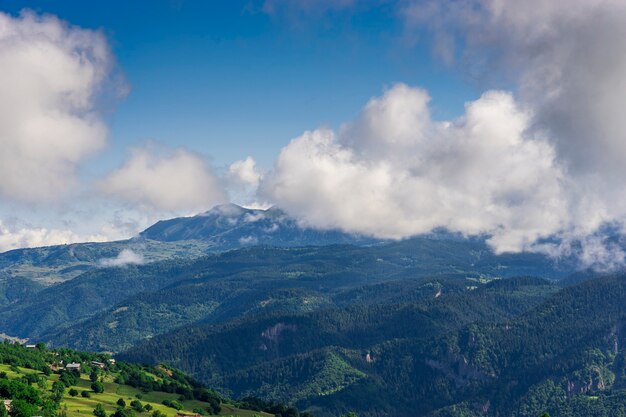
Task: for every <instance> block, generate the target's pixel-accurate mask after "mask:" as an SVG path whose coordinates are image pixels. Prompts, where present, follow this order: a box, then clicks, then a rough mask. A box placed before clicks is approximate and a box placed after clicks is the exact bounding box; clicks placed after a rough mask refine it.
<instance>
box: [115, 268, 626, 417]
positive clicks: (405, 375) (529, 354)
mask: <svg viewBox="0 0 626 417" xmlns="http://www.w3.org/2000/svg"><path fill="white" fill-rule="evenodd" d="M556 291H557V288H556V287H554V286H553V285H551V284H549V283H547V282H545V281H544V282H542V281H541V280H536V279H531V278H520V279H512V280H502V281H496V282H492V283H489V284H486V285H483V286H479V287H478V288H477V289H476V290H474V291H469V292H465V293H456V294H454V293H453V294H449V295H447V296H446V295H442V296H440V297H437V298H429V299H424V300H423V301H419V302H409V303H400V304H397V303H386V302H385V303H382V304H380V305H370V306H367V305H361V306H351V307H347V308H345V309H340V310H328V311H321V312H316V313H311V314H308V315H291V316H277V317H266V318H258V319H250V320H246V321H243V322H240V323H234V324H232V325H229V326H225V327H220V326H191V327H186V328H182V329H179V330H177V331H175V332H172V333H170V334H167V335H163V336H159V337H156V338H154V339H152V340H150V341H148V342H145V343H144V344H142V345H139V346H138V347H136V348H133V349H131V350H130V351H129V352H127V353H125V354H124V355H122V357H124V358H126V359H130V360H136V361H139V362H145V363H151V362H153V361H158V360H165V361H166V362H169V363H172V364H177V365H178V366H180V367H181V368H183V369H186V370H187V371H189V372H191V373H192V374H193V375H195V376H196V377H199V378H201V379H202V380H204V381H210V382H211V383H212V384H215V385H216V386H220V387H221V388H222V389H223V390H225V392H229V393H232V394H234V395H235V396H243V395H250V394H253V395H262V396H265V397H269V398H282V399H287V400H288V401H293V402H294V403H296V404H298V406H300V407H302V408H307V409H309V410H311V411H314V412H315V414H316V415H318V416H331V415H337V414H338V413H340V412H345V411H346V410H347V409H348V408H349V407H354V408H356V411H358V414H359V415H360V416H366V417H368V416H406V417H408V416H438V417H441V416H448V417H462V416H475V417H478V416H490V417H496V416H515V417H537V416H539V415H540V414H541V413H542V412H543V411H549V412H550V413H551V415H555V416H561V415H563V416H565V415H567V416H573V417H583V416H606V417H609V416H625V415H626V410H625V409H624V407H623V406H624V402H623V401H624V398H626V391H624V390H625V389H626V348H625V346H626V331H624V330H625V329H626V327H625V323H626V276H612V277H602V278H596V279H592V280H590V281H588V282H585V283H582V284H579V285H575V286H572V287H568V288H565V289H562V290H560V291H558V292H556ZM555 292H556V293H555ZM551 294H553V295H551ZM524 311H526V312H525V313H524ZM520 313H521V315H520ZM235 341H237V342H235Z"/></svg>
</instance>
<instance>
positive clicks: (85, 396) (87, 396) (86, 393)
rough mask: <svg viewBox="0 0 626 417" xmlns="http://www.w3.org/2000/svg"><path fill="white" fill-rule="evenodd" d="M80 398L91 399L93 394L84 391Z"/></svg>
mask: <svg viewBox="0 0 626 417" xmlns="http://www.w3.org/2000/svg"><path fill="white" fill-rule="evenodd" d="M80 396H81V397H83V398H89V397H91V393H90V392H89V391H83V392H81V393H80Z"/></svg>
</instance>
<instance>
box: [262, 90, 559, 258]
mask: <svg viewBox="0 0 626 417" xmlns="http://www.w3.org/2000/svg"><path fill="white" fill-rule="evenodd" d="M428 101H429V97H428V95H427V94H426V93H425V92H424V91H423V90H420V89H414V88H410V87H408V86H406V85H403V84H398V85H396V86H394V87H393V88H392V89H390V90H389V91H387V92H385V94H384V95H383V96H382V97H380V98H374V99H372V100H370V102H369V103H368V104H367V105H366V106H365V108H364V110H363V112H362V114H361V116H360V117H359V118H358V120H357V121H356V122H354V123H352V124H349V125H346V126H344V127H343V128H342V130H341V132H340V133H335V132H333V131H330V130H316V131H313V132H306V133H305V134H303V135H302V136H301V137H299V138H297V139H295V140H293V141H292V142H291V143H290V144H289V145H288V146H286V147H285V148H284V149H283V150H282V152H281V154H280V156H279V157H278V160H277V162H276V166H275V169H274V171H273V172H272V173H270V174H269V175H268V177H267V179H266V180H265V181H264V182H263V184H262V190H263V192H265V193H266V194H268V195H269V196H270V197H271V198H273V199H274V201H276V203H277V204H278V206H279V207H281V208H283V209H285V210H286V211H287V212H289V213H290V214H292V215H294V216H296V217H298V218H299V219H301V221H302V222H303V223H305V224H307V225H311V226H316V227H322V228H340V229H343V230H346V231H350V232H361V233H367V234H371V235H375V236H379V237H385V238H402V237H407V236H411V235H415V234H419V233H425V232H429V231H431V230H432V229H434V228H437V227H446V228H448V229H450V230H453V231H459V232H462V233H465V234H482V233H486V234H489V235H491V236H492V238H491V239H490V242H491V244H492V245H493V246H494V248H495V249H496V250H498V251H518V250H523V249H526V248H528V247H529V246H530V245H531V244H532V243H534V242H535V241H536V240H537V239H538V238H540V237H547V236H550V235H552V234H555V233H557V232H559V231H560V230H561V229H562V228H563V227H565V226H566V221H567V219H568V200H567V196H566V195H565V194H564V192H563V186H562V185H563V184H562V183H563V181H564V178H563V172H562V170H561V169H560V167H559V166H558V164H557V163H556V161H555V153H554V149H553V148H552V147H551V146H550V145H549V144H548V143H546V142H545V141H544V140H542V139H541V138H539V137H534V136H529V135H528V134H527V131H526V130H527V128H528V126H529V121H530V120H531V114H529V113H528V112H527V111H525V110H523V109H521V108H520V107H519V105H518V104H517V103H516V102H515V101H514V99H513V97H512V95H511V94H509V93H505V92H500V91H491V92H487V93H485V94H484V95H483V96H482V97H481V98H480V99H478V100H476V101H474V102H471V103H468V104H467V105H466V113H465V115H464V116H463V117H461V118H460V119H458V120H454V121H450V122H435V121H433V120H431V118H430V115H429V112H428V105H427V104H428Z"/></svg>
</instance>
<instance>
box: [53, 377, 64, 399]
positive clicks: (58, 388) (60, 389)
mask: <svg viewBox="0 0 626 417" xmlns="http://www.w3.org/2000/svg"><path fill="white" fill-rule="evenodd" d="M64 393H65V385H63V383H62V382H59V381H54V383H53V384H52V397H51V398H52V401H54V402H56V403H60V402H61V400H62V399H63V394H64Z"/></svg>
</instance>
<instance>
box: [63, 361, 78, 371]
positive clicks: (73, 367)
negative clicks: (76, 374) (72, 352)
mask: <svg viewBox="0 0 626 417" xmlns="http://www.w3.org/2000/svg"><path fill="white" fill-rule="evenodd" d="M65 369H67V370H68V371H80V363H76V362H72V363H68V364H67V365H65Z"/></svg>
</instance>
